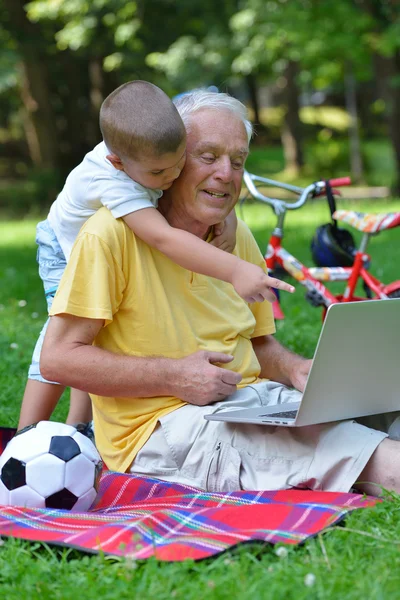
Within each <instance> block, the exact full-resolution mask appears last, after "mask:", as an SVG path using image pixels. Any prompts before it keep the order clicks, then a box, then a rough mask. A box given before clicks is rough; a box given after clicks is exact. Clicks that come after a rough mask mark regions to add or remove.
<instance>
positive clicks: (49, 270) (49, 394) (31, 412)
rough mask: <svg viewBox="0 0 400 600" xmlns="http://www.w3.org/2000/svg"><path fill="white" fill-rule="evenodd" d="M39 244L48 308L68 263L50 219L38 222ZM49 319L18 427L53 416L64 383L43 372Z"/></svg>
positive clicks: (35, 356) (33, 363)
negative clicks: (41, 371)
mask: <svg viewBox="0 0 400 600" xmlns="http://www.w3.org/2000/svg"><path fill="white" fill-rule="evenodd" d="M36 243H37V244H38V252H37V261H38V264H39V275H40V278H41V280H42V282H43V286H44V290H45V294H46V301H47V306H48V309H50V307H51V304H52V301H53V297H54V294H55V292H56V290H57V287H58V284H59V282H60V279H61V277H62V274H63V272H64V269H65V266H66V260H65V256H64V253H63V251H62V248H61V246H60V244H59V243H58V240H57V237H56V235H55V233H54V231H53V230H52V228H51V226H50V224H49V223H48V221H47V220H46V221H42V222H41V223H38V225H37V228H36ZM48 322H49V320H48V319H47V321H46V323H45V324H44V326H43V328H42V331H41V332H40V335H39V338H38V340H37V342H36V346H35V349H34V351H33V356H32V361H31V365H30V367H29V374H28V381H27V384H26V387H25V392H24V396H23V399H22V405H21V412H20V419H19V424H18V429H21V428H23V427H26V426H27V425H31V424H32V423H37V422H38V421H43V420H48V419H50V417H51V415H52V413H53V411H54V408H55V407H56V405H57V402H58V400H59V399H60V397H61V394H62V393H63V391H64V389H65V388H64V386H61V385H58V384H57V383H56V382H51V381H46V379H44V378H43V377H42V375H41V373H40V366H39V363H40V353H41V350H42V344H43V340H44V336H45V333H46V329H47V325H48Z"/></svg>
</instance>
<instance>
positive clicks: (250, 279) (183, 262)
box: [123, 208, 294, 302]
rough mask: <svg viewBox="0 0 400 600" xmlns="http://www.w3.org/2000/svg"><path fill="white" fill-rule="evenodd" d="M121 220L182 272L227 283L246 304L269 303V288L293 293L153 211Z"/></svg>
mask: <svg viewBox="0 0 400 600" xmlns="http://www.w3.org/2000/svg"><path fill="white" fill-rule="evenodd" d="M123 219H124V221H125V223H126V224H127V225H128V227H130V229H132V231H133V232H134V233H135V234H136V235H138V237H140V238H141V239H142V240H143V241H144V242H146V243H147V244H149V246H152V247H153V248H157V250H159V251H160V252H162V253H163V254H165V255H166V256H168V258H170V259H171V260H173V261H174V262H175V263H177V264H178V265H180V266H181V267H184V268H185V269H189V270H190V271H195V272H196V273H200V274H202V275H208V276H210V277H215V278H216V279H221V280H222V281H227V282H228V283H231V284H232V285H233V287H234V288H235V290H236V292H237V293H238V294H239V296H241V297H242V298H243V299H244V300H246V302H262V301H263V300H269V301H270V302H273V301H274V300H275V299H276V296H275V294H274V292H273V291H272V290H271V288H272V287H273V288H278V289H281V290H285V291H287V292H293V291H294V287H293V286H291V285H289V284H287V283H285V282H283V281H280V280H279V279H275V278H274V277H269V276H268V275H266V273H265V272H264V271H263V270H262V269H261V267H259V266H257V265H253V264H251V263H248V262H246V261H244V260H242V259H240V258H238V257H237V256H234V255H233V254H229V253H227V252H224V251H223V250H219V249H218V248H215V247H214V246H212V245H211V244H208V243H207V242H205V241H204V240H201V239H200V238H198V237H196V236H195V235H193V234H191V233H188V232H187V231H183V230H182V229H177V228H175V227H171V226H170V225H169V224H168V222H167V220H166V219H164V217H163V216H162V215H161V214H160V213H159V212H158V211H157V210H156V209H155V208H146V209H143V210H138V211H136V212H134V213H130V214H129V215H126V216H125V217H123Z"/></svg>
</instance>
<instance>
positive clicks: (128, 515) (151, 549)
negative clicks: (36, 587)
mask: <svg viewBox="0 0 400 600" xmlns="http://www.w3.org/2000/svg"><path fill="white" fill-rule="evenodd" d="M13 434H14V430H11V429H1V428H0V454H1V452H2V450H3V449H4V447H5V445H6V443H7V442H8V441H9V439H11V437H12V436H13ZM374 503H375V501H374V500H373V499H371V498H365V497H363V496H361V495H358V494H341V493H333V492H310V491H302V490H284V491H270V492H245V491H238V492H232V493H224V494H212V493H206V492H202V491H200V490H197V489H194V488H190V487H187V486H183V485H176V484H171V483H165V482H163V481H159V480H157V479H150V478H144V477H136V476H134V475H124V474H120V473H113V472H110V471H105V472H104V473H103V475H102V478H101V482H100V489H99V494H98V497H97V499H96V502H95V504H94V506H93V507H92V508H91V509H90V511H89V512H86V513H70V512H68V511H65V510H54V509H52V510H49V509H47V510H46V509H28V508H20V507H10V506H0V535H2V536H12V537H17V538H22V539H25V540H34V541H39V542H47V543H51V544H59V545H63V546H71V547H74V548H78V549H80V550H84V551H87V552H100V551H101V552H104V553H106V554H111V555H119V556H128V557H131V558H134V559H143V558H148V557H149V556H155V557H156V558H158V559H160V560H166V561H179V560H184V559H185V558H193V559H199V558H205V557H208V556H212V555H216V554H218V553H219V552H222V551H224V550H226V549H227V548H229V547H232V546H234V545H236V544H239V543H241V542H248V541H250V540H253V541H256V540H257V541H261V542H270V543H273V544H274V543H277V542H285V543H287V544H299V543H301V542H303V541H304V540H305V539H307V538H308V537H310V536H314V535H316V534H317V533H319V532H320V531H322V530H323V529H325V528H326V527H329V526H331V525H333V524H335V523H338V522H339V521H340V520H341V519H343V517H344V516H345V515H346V514H347V513H348V512H349V511H351V510H354V509H355V508H361V507H366V506H372V505H373V504H374Z"/></svg>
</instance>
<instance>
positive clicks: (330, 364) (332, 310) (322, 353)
mask: <svg viewBox="0 0 400 600" xmlns="http://www.w3.org/2000/svg"><path fill="white" fill-rule="evenodd" d="M399 332H400V299H388V300H366V301H359V302H348V303H347V302H346V303H338V304H331V305H330V307H329V308H328V311H327V314H326V318H325V321H324V324H323V326H322V329H321V333H320V337H319V340H318V344H317V347H316V350H315V354H314V360H313V364H312V367H311V370H310V373H309V375H308V379H307V384H306V387H305V390H304V393H303V396H302V399H301V401H300V402H291V403H284V404H279V405H274V406H261V407H259V408H243V409H238V410H236V409H235V410H233V409H230V410H223V409H222V410H220V411H218V412H217V413H215V414H209V415H205V417H204V418H205V419H207V420H209V421H226V422H229V423H256V424H260V425H282V426H284V427H300V426H305V425H315V424H316V423H326V422H330V421H341V420H343V419H352V418H355V417H363V416H366V415H373V414H379V413H386V412H392V411H395V410H400V360H399V339H400V338H399Z"/></svg>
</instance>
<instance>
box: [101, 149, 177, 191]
mask: <svg viewBox="0 0 400 600" xmlns="http://www.w3.org/2000/svg"><path fill="white" fill-rule="evenodd" d="M107 158H108V160H109V161H110V162H111V164H112V165H113V166H114V167H115V168H116V169H118V170H119V171H124V172H125V173H126V174H127V175H128V176H129V177H130V178H131V179H133V181H137V183H140V184H141V185H143V186H144V187H146V188H150V189H159V190H167V189H168V188H169V187H171V185H172V184H173V182H174V181H175V179H176V178H177V177H179V175H180V173H181V171H182V169H183V166H184V164H185V160H186V140H184V141H183V142H182V144H181V145H180V146H179V148H178V149H177V150H176V152H168V153H167V154H162V155H161V156H156V155H154V156H144V157H143V158H141V159H140V160H123V161H122V160H121V159H120V158H118V157H117V156H115V154H111V155H108V156H107Z"/></svg>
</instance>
